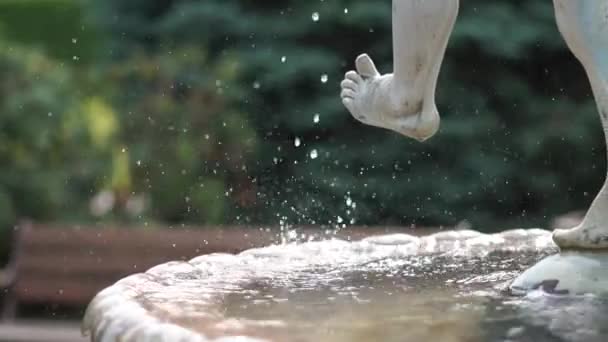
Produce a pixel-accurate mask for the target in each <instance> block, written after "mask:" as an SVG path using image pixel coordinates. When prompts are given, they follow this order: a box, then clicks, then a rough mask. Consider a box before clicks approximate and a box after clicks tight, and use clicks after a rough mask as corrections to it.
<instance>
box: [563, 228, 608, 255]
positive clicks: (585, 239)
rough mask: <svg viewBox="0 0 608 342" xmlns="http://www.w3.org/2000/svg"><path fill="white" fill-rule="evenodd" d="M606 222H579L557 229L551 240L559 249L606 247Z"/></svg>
mask: <svg viewBox="0 0 608 342" xmlns="http://www.w3.org/2000/svg"><path fill="white" fill-rule="evenodd" d="M606 228H607V226H606V222H604V223H603V224H602V225H601V226H598V225H593V224H585V223H583V224H581V225H579V226H577V227H575V228H572V229H557V230H555V231H554V232H553V241H554V242H555V244H556V245H558V246H559V248H561V249H608V230H607V229H606Z"/></svg>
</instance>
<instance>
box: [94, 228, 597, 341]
mask: <svg viewBox="0 0 608 342" xmlns="http://www.w3.org/2000/svg"><path fill="white" fill-rule="evenodd" d="M554 252H555V248H554V246H553V245H552V243H551V240H550V236H549V234H548V233H547V232H544V231H528V232H524V231H512V232H507V233H503V234H499V235H481V234H479V233H474V232H468V231H461V232H448V233H441V234H436V235H433V236H430V237H424V238H416V237H411V236H407V235H392V236H384V237H377V238H371V239H366V240H363V241H360V242H345V241H338V240H331V241H322V242H312V243H304V244H291V245H283V246H273V247H269V248H263V249H256V250H252V251H248V252H245V253H243V254H241V255H238V256H231V255H211V256H204V257H200V258H197V259H194V260H192V261H190V262H189V263H183V262H180V263H170V264H167V265H162V266H159V267H157V268H154V269H152V270H150V271H149V272H148V273H146V274H141V275H136V276H133V277H130V278H127V279H125V280H123V281H121V282H119V283H118V284H117V285H116V286H114V287H113V288H110V289H108V290H107V291H104V292H103V293H102V294H100V295H99V296H98V298H96V299H95V301H94V302H93V303H92V304H91V306H90V307H89V310H88V313H87V318H86V320H85V326H86V327H88V328H90V330H91V331H92V332H93V333H94V334H95V335H96V336H95V338H96V340H102V338H109V337H110V339H109V340H112V339H111V337H117V338H118V337H121V338H123V339H124V340H127V341H128V340H130V339H132V340H138V338H142V337H149V338H154V337H159V338H161V339H160V340H163V339H162V338H165V340H167V341H170V340H172V339H171V338H181V339H182V340H183V341H189V340H193V341H208V340H218V341H219V340H221V341H231V340H235V337H236V336H240V337H239V339H240V340H241V341H250V340H262V341H303V342H304V341H327V342H334V341H335V342H341V341H448V342H449V341H535V342H545V341H547V342H549V341H608V324H605V323H608V303H606V302H605V301H604V300H603V299H599V298H594V297H560V296H555V295H550V294H546V293H541V292H537V293H531V294H529V295H527V296H526V297H516V296H512V295H510V294H509V293H508V292H507V291H506V287H507V285H508V283H509V282H510V281H511V280H512V279H513V278H514V277H516V276H517V275H518V274H520V272H521V271H522V270H524V269H525V268H527V267H529V266H531V265H532V264H534V263H536V262H537V261H539V260H540V259H541V258H543V257H545V256H547V255H549V254H551V253H554ZM100 327H101V328H100ZM159 327H161V328H159ZM170 334H173V335H170ZM227 338H229V339H227Z"/></svg>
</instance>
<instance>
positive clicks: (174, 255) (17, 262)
mask: <svg viewBox="0 0 608 342" xmlns="http://www.w3.org/2000/svg"><path fill="white" fill-rule="evenodd" d="M299 231H300V232H302V233H305V234H307V235H308V236H316V238H317V239H326V238H327V236H325V235H323V233H322V232H323V230H322V229H319V227H308V228H302V229H300V230H299ZM430 231H435V229H432V230H428V229H417V230H416V233H418V234H424V233H428V232H430ZM397 232H402V233H403V232H406V233H408V234H412V233H413V230H412V229H411V228H403V227H349V228H348V229H347V230H343V231H341V232H340V233H338V234H337V235H336V237H338V238H344V239H350V240H358V239H361V238H364V237H367V236H370V235H377V234H386V233H397ZM277 239H278V237H277V234H276V230H274V231H269V230H260V229H252V228H251V227H249V228H246V227H205V228H198V229H167V228H163V229H151V228H134V229H127V228H122V229H118V228H111V227H80V226H72V227H69V226H48V225H44V226H42V225H36V224H31V223H23V224H21V225H19V226H18V227H16V229H15V234H14V241H13V249H12V255H11V258H10V262H9V265H8V266H7V267H6V268H5V269H4V270H0V290H4V293H5V295H4V300H3V302H4V305H3V308H2V318H3V319H5V320H11V319H12V318H14V317H15V316H16V314H17V309H18V306H19V304H34V305H36V304H42V305H59V306H61V307H67V308H82V307H84V306H86V305H87V304H88V303H89V302H90V301H91V299H92V298H93V297H94V296H95V294H97V292H99V291H101V290H102V289H104V288H106V287H108V286H110V285H112V284H113V283H114V282H116V281H117V280H119V279H121V278H123V277H125V276H128V275H130V274H133V273H139V272H143V271H145V270H147V269H148V268H150V267H152V266H156V265H158V264H161V263H164V262H168V261H173V260H188V259H191V258H193V257H196V256H199V255H203V254H210V253H238V252H240V251H243V250H245V249H249V248H254V247H262V246H266V245H269V244H271V243H273V242H277V241H276V240H277Z"/></svg>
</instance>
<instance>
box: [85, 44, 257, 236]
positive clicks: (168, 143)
mask: <svg viewBox="0 0 608 342" xmlns="http://www.w3.org/2000/svg"><path fill="white" fill-rule="evenodd" d="M205 60H206V56H205V53H204V52H203V51H201V50H200V49H195V48H190V49H176V50H172V51H165V52H163V53H159V54H158V55H153V56H150V55H145V54H134V55H132V56H130V58H128V59H127V60H125V61H123V62H121V63H115V64H112V65H110V66H109V67H107V68H104V69H102V70H103V72H102V74H101V75H99V76H98V81H96V82H94V83H95V84H103V85H105V86H106V87H105V88H104V89H105V91H104V92H103V96H104V98H106V99H107V100H108V103H110V104H111V105H112V107H113V108H114V110H115V111H116V115H117V122H118V124H119V125H118V130H119V133H118V136H117V137H116V139H114V143H113V144H114V147H115V149H116V150H117V151H119V152H118V155H119V156H121V158H118V159H117V160H115V165H120V164H124V166H122V168H121V170H122V171H120V172H115V176H114V177H112V180H113V181H112V183H111V184H108V185H107V186H108V187H111V188H112V190H113V191H114V193H116V194H117V195H118V196H117V197H118V199H119V200H122V202H123V203H122V204H124V205H127V202H126V201H127V200H128V199H129V198H130V197H132V195H133V194H136V195H141V196H144V197H145V198H147V199H148V201H149V205H150V210H149V211H148V213H147V214H148V215H149V216H152V217H153V218H155V219H160V220H163V221H171V222H183V221H194V222H198V223H209V224H213V223H222V222H224V220H225V218H226V217H228V216H230V215H234V214H235V212H238V210H237V209H236V208H238V207H239V206H244V207H248V206H251V204H249V202H250V201H251V200H250V199H249V198H251V197H254V196H255V195H254V194H253V195H252V194H250V191H251V186H249V184H251V180H250V178H249V177H248V174H247V167H246V166H247V165H248V164H249V163H250V159H251V156H252V155H254V153H255V150H256V146H257V136H256V132H255V131H254V130H253V129H252V128H251V127H250V125H249V124H248V123H247V120H246V117H245V114H244V113H243V112H241V111H239V110H238V109H237V108H235V107H230V106H227V105H226V103H229V104H232V103H233V102H234V100H233V99H234V97H235V96H238V95H239V93H238V91H237V89H233V88H231V87H229V86H225V85H223V84H222V82H220V81H218V80H223V82H226V83H228V84H229V83H230V81H231V79H232V78H234V76H235V74H236V72H237V66H236V64H235V63H234V62H233V61H231V60H230V59H229V58H226V59H223V60H222V61H219V62H218V63H207V62H205ZM233 208H235V209H233ZM233 210H235V212H232V211H233Z"/></svg>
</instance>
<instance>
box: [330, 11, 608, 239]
mask: <svg viewBox="0 0 608 342" xmlns="http://www.w3.org/2000/svg"><path fill="white" fill-rule="evenodd" d="M554 5H555V12H556V17H557V22H558V26H559V29H560V31H561V33H562V35H563V36H564V38H565V40H566V42H567V44H568V46H569V47H570V49H571V50H572V52H573V53H574V55H575V56H576V57H577V58H578V59H579V60H580V61H581V63H582V64H583V66H584V67H585V70H586V71H587V74H588V76H589V79H590V81H591V84H592V87H593V92H594V94H595V97H596V100H597V103H598V107H599V110H600V114H601V120H602V124H603V127H604V129H605V130H608V0H554ZM458 6H459V0H393V35H394V37H393V41H394V73H393V74H386V75H380V74H379V73H378V71H377V70H376V67H375V66H374V63H373V62H372V60H371V59H370V58H369V57H368V56H367V55H366V54H363V55H361V56H359V57H358V58H357V61H356V67H357V71H349V72H347V73H346V76H345V79H344V81H343V82H342V93H341V97H342V102H343V103H344V105H345V106H346V108H347V109H348V110H349V111H350V113H351V114H352V115H353V116H354V117H355V118H356V119H357V120H359V121H361V122H363V123H366V124H369V125H372V126H378V127H382V128H387V129H391V130H394V131H396V132H399V133H401V134H404V135H406V136H408V137H412V138H415V139H417V140H420V141H423V140H426V139H428V138H430V137H431V136H432V135H434V134H435V133H436V132H437V130H438V128H439V121H440V119H439V114H438V111H437V108H436V106H435V88H436V83H437V78H438V75H439V71H440V69H441V63H442V60H443V56H444V54H445V50H446V46H447V42H448V39H449V36H450V34H451V32H452V28H453V26H454V22H455V20H456V16H457V13H458ZM573 114H574V113H573ZM573 119H576V117H573ZM553 238H554V241H555V243H556V244H557V245H558V246H559V247H560V248H562V249H608V184H607V185H604V187H603V188H602V190H601V192H600V194H599V195H598V197H597V199H596V200H595V202H594V203H593V205H592V206H591V209H590V210H589V212H588V213H587V215H586V217H585V220H584V221H583V223H582V224H581V225H580V226H578V227H575V228H572V229H567V230H556V231H555V233H554V235H553Z"/></svg>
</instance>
